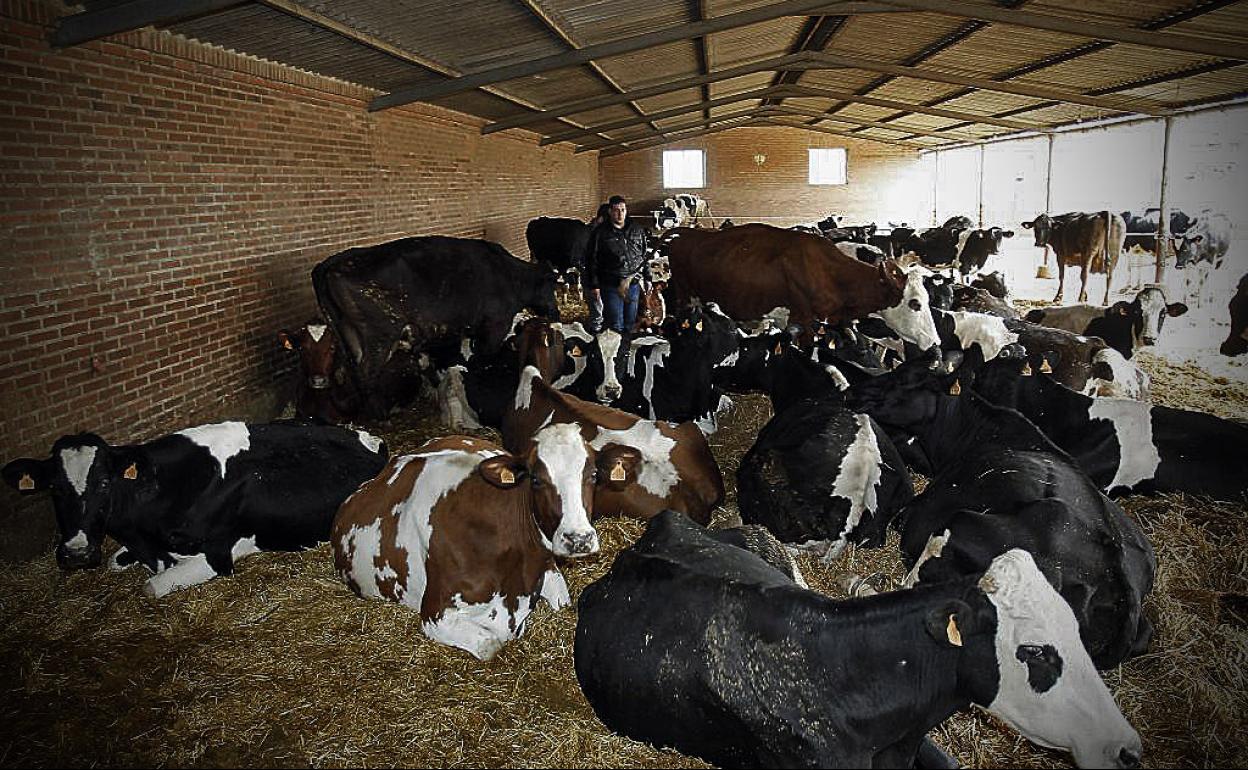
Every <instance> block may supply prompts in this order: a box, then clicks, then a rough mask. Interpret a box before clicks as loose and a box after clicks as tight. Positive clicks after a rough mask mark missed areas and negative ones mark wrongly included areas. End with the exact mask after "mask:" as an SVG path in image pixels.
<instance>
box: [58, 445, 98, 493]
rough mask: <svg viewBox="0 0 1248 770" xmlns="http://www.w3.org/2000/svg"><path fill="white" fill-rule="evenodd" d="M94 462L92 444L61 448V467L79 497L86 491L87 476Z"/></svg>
mask: <svg viewBox="0 0 1248 770" xmlns="http://www.w3.org/2000/svg"><path fill="white" fill-rule="evenodd" d="M94 463H95V447H93V446H82V447H71V448H69V449H62V450H61V467H62V468H64V469H65V475H66V476H67V477H68V478H69V483H70V484H72V485H73V487H74V491H75V492H77V493H78V496H79V497H82V495H83V493H85V492H86V491H87V476H88V475H89V474H90V473H91V466H92V465H93V464H94Z"/></svg>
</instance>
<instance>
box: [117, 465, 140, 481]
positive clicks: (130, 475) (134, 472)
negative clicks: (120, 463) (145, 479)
mask: <svg viewBox="0 0 1248 770" xmlns="http://www.w3.org/2000/svg"><path fill="white" fill-rule="evenodd" d="M121 475H122V476H124V477H125V478H126V479H129V480H130V481H134V480H135V479H137V478H138V477H139V466H138V464H137V463H130V467H129V468H126V472H125V473H123V474H121Z"/></svg>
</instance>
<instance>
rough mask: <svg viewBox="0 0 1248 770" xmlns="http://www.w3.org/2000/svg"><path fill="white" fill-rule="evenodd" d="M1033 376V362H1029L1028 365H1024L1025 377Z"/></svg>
mask: <svg viewBox="0 0 1248 770" xmlns="http://www.w3.org/2000/svg"><path fill="white" fill-rule="evenodd" d="M1032 374H1033V372H1032V371H1031V362H1030V361H1028V362H1027V363H1025V364H1023V376H1024V377H1030V376H1031V375H1032Z"/></svg>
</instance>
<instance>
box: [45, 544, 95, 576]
mask: <svg viewBox="0 0 1248 770" xmlns="http://www.w3.org/2000/svg"><path fill="white" fill-rule="evenodd" d="M101 561H102V554H101V552H100V547H99V546H98V545H88V546H87V547H85V548H67V547H65V545H63V544H62V545H58V546H57V547H56V566H58V567H60V568H61V569H63V570H66V571H70V570H77V569H95V568H96V567H98V566H100V562H101Z"/></svg>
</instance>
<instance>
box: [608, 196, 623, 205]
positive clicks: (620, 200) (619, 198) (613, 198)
mask: <svg viewBox="0 0 1248 770" xmlns="http://www.w3.org/2000/svg"><path fill="white" fill-rule="evenodd" d="M617 203H625V204H627V203H628V201H626V200H624V196H623V195H612V196H611V197H610V198H608V199H607V205H608V206H614V205H615V204H617Z"/></svg>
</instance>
